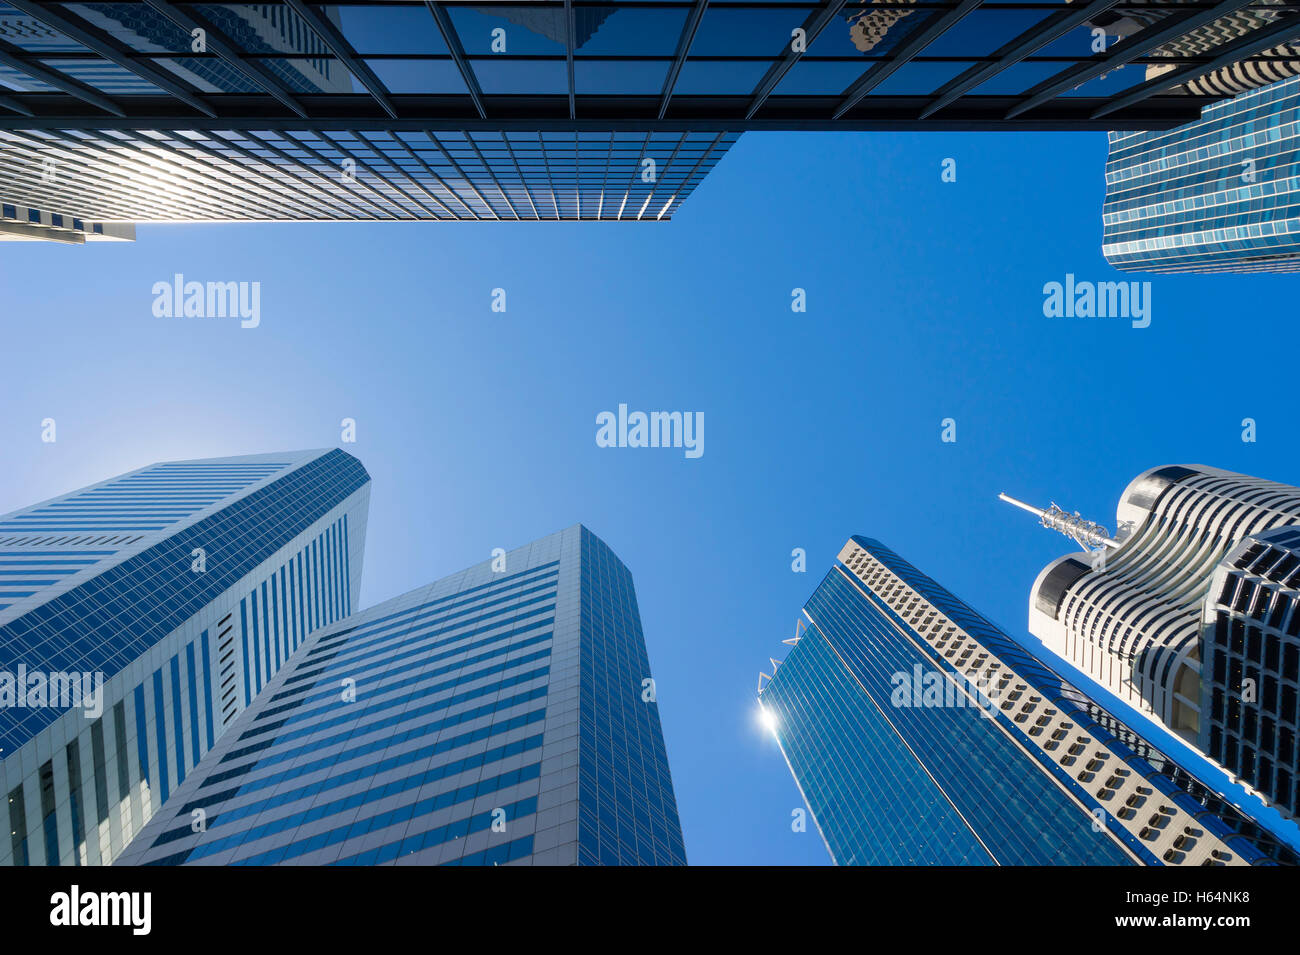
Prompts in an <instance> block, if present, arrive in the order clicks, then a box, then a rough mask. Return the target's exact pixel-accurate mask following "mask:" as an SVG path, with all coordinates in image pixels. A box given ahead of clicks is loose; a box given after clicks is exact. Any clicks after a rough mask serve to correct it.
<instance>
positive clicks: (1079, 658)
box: [1029, 465, 1300, 743]
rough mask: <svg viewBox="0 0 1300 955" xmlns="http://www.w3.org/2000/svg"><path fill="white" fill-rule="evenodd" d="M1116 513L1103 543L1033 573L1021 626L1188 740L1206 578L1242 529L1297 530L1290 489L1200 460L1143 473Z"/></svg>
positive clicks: (1193, 724)
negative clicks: (1026, 624)
mask: <svg viewBox="0 0 1300 955" xmlns="http://www.w3.org/2000/svg"><path fill="white" fill-rule="evenodd" d="M1117 520H1118V524H1117V530H1116V534H1115V539H1114V540H1113V541H1112V542H1111V544H1112V545H1113V546H1106V547H1103V548H1102V549H1101V550H1098V551H1095V552H1091V553H1090V552H1084V553H1077V554H1068V555H1066V556H1064V557H1060V558H1058V559H1056V560H1054V561H1053V562H1052V563H1050V564H1048V565H1047V566H1046V567H1045V568H1043V570H1042V572H1041V573H1040V574H1039V575H1038V579H1037V580H1036V581H1035V582H1034V586H1033V590H1032V591H1031V593H1030V598H1029V632H1030V633H1032V634H1033V635H1034V636H1036V637H1038V638H1039V639H1040V640H1042V641H1043V643H1045V644H1046V645H1047V647H1048V649H1050V650H1051V651H1052V652H1054V653H1056V654H1058V655H1060V656H1061V657H1064V658H1065V659H1066V660H1069V661H1070V662H1071V663H1072V664H1074V665H1075V666H1076V667H1078V668H1079V669H1080V670H1082V671H1083V672H1084V673H1086V674H1088V676H1090V677H1092V679H1094V680H1096V681H1097V682H1098V683H1100V684H1101V685H1102V686H1104V687H1106V689H1108V690H1110V691H1111V692H1112V693H1114V694H1115V695H1116V696H1118V697H1119V698H1120V699H1122V700H1123V701H1124V702H1125V703H1128V704H1129V705H1130V706H1132V707H1134V708H1135V709H1137V710H1139V711H1141V712H1144V713H1148V714H1151V715H1152V716H1154V717H1155V718H1156V719H1158V720H1160V721H1161V722H1162V723H1164V724H1165V725H1166V726H1167V727H1169V728H1170V729H1171V730H1173V731H1174V732H1175V733H1178V734H1179V735H1180V736H1182V737H1183V738H1184V739H1186V740H1188V741H1189V742H1193V743H1195V742H1196V741H1197V739H1198V737H1199V733H1200V711H1201V687H1200V676H1201V661H1202V660H1203V659H1204V654H1203V653H1202V649H1201V648H1202V645H1203V644H1202V640H1203V637H1202V617H1203V615H1204V613H1205V602H1206V597H1207V595H1208V594H1209V593H1210V581H1211V578H1212V577H1213V576H1214V574H1215V572H1216V569H1217V568H1218V567H1219V565H1220V562H1221V561H1223V559H1224V557H1225V556H1226V555H1227V554H1228V552H1229V551H1230V550H1232V549H1233V548H1234V547H1235V546H1236V545H1237V544H1238V543H1240V542H1241V541H1242V540H1244V539H1245V538H1247V537H1248V536H1250V535H1252V534H1255V533H1258V532H1260V531H1265V530H1269V529H1271V528H1278V527H1287V526H1290V525H1300V488H1294V487H1291V486H1289V485H1285V484H1276V483H1274V482H1272V481H1265V480H1262V479H1260V478H1254V477H1248V476H1247V475H1244V474H1234V473H1232V472H1230V471H1221V470H1219V469H1218V468H1211V467H1205V466H1203V465H1187V466H1184V465H1173V466H1168V467H1160V468H1152V469H1151V470H1149V471H1146V472H1144V473H1143V474H1140V475H1138V477H1137V478H1135V479H1134V480H1133V481H1132V483H1130V484H1129V486H1128V487H1127V488H1126V489H1125V490H1124V493H1123V495H1122V496H1121V497H1120V503H1119V508H1118V511H1117ZM1216 596H1217V594H1216Z"/></svg>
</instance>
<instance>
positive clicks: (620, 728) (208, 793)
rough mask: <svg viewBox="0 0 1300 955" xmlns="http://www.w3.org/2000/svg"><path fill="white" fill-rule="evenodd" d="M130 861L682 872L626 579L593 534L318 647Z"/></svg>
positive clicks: (134, 848) (573, 535) (476, 575)
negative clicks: (669, 868) (666, 868)
mask: <svg viewBox="0 0 1300 955" xmlns="http://www.w3.org/2000/svg"><path fill="white" fill-rule="evenodd" d="M120 861H121V862H122V863H123V864H164V865H166V864H182V863H188V864H207V865H216V864H251V865H265V864H279V863H284V864H299V865H313V864H314V865H326V864H330V865H378V864H383V863H414V864H433V865H493V864H505V863H518V864H534V865H563V864H574V863H577V864H624V865H626V864H653V865H666V864H684V863H685V861H686V856H685V850H684V849H683V845H682V833H681V826H680V823H679V821H678V817H677V803H676V799H675V797H674V795H673V786H672V778H671V776H670V774H669V770H668V759H667V754H666V753H665V750H664V742H663V733H662V730H661V728H660V722H659V714H658V705H657V703H656V693H655V688H654V682H653V680H652V679H651V676H650V666H649V661H648V659H647V655H646V648H645V640H644V638H643V636H642V632H641V621H640V615H639V613H638V610H637V603H636V594H635V591H634V590H633V586H632V577H631V575H630V574H629V572H628V570H627V568H626V567H625V566H624V565H623V563H622V562H621V561H620V560H619V559H618V558H617V557H616V556H615V555H614V553H613V551H611V550H610V549H609V547H608V546H606V545H605V544H604V543H603V542H602V541H601V540H600V539H599V538H598V537H596V536H595V535H594V534H592V533H591V532H590V531H589V530H587V529H586V528H585V527H583V526H581V525H578V526H575V527H571V528H569V529H568V530H565V531H561V532H559V533H556V534H552V535H550V536H549V537H545V538H542V539H541V540H538V541H535V542H533V543H532V544H529V545H527V546H525V547H521V548H519V549H517V550H514V551H511V552H509V553H506V554H500V555H498V556H497V557H495V558H493V559H492V560H489V561H485V562H484V563H482V564H478V565H476V566H474V567H471V568H469V569H468V570H465V571H462V572H461V573H458V574H453V575H452V576H450V577H447V578H444V579H443V580H440V581H438V582H436V583H433V584H429V585H428V586H426V587H421V588H419V589H418V590H414V591H411V592H410V593H408V594H406V595H404V596H401V597H397V598H395V599H393V600H390V601H387V602H385V603H382V604H380V605H378V606H376V607H372V608H370V609H369V610H366V611H364V612H362V613H358V614H354V615H353V616H351V617H349V618H348V619H346V620H342V621H339V622H338V623H336V624H334V625H332V626H329V627H326V628H324V629H323V630H320V631H318V632H317V633H315V634H314V635H312V636H311V637H309V638H308V640H307V642H306V644H305V645H304V646H303V647H302V648H301V649H300V650H299V651H298V653H297V655H296V656H295V657H294V658H293V659H292V660H291V661H290V662H289V664H288V666H286V667H285V668H284V669H283V670H282V671H281V672H279V673H278V674H277V675H276V676H275V677H274V678H273V679H272V680H271V682H270V684H269V685H268V686H267V688H266V690H265V691H264V692H263V693H262V695H261V696H260V697H259V698H258V699H257V700H256V701H255V702H254V703H253V705H252V706H251V707H249V708H248V710H247V711H246V712H244V714H243V715H242V716H240V718H239V719H238V721H236V722H235V723H234V725H233V726H232V728H231V731H230V732H229V733H228V734H227V735H226V737H225V738H224V739H222V740H221V741H220V742H219V743H218V744H217V746H216V748H215V749H214V750H213V751H212V752H211V753H209V754H208V756H207V757H206V758H205V760H204V762H203V763H202V764H201V765H200V766H199V767H198V768H197V769H196V770H195V771H193V772H192V773H191V774H190V775H189V777H188V778H187V779H186V781H185V783H184V785H183V786H181V787H180V788H179V789H178V790H177V792H176V795H175V797H174V798H173V801H172V803H170V804H169V805H168V807H167V810H166V811H164V812H163V813H161V814H159V815H158V816H157V817H155V819H154V820H153V822H152V823H150V824H149V825H148V826H147V827H146V828H145V829H144V831H143V832H142V833H141V834H140V835H139V836H138V837H137V838H136V840H135V842H133V843H132V845H131V846H130V848H129V849H128V850H127V852H126V853H125V854H124V855H123V857H122V859H121V860H120Z"/></svg>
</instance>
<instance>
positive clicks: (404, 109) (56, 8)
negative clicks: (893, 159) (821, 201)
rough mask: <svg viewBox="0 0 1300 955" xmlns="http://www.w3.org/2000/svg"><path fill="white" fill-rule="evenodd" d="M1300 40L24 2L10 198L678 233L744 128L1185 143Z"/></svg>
mask: <svg viewBox="0 0 1300 955" xmlns="http://www.w3.org/2000/svg"><path fill="white" fill-rule="evenodd" d="M1090 17H1091V19H1090ZM1287 22H1288V20H1287V19H1286V18H1284V17H1282V16H1281V15H1280V14H1279V8H1278V3H1277V0H1253V2H1249V0H1248V2H1244V3H1242V4H1241V5H1240V7H1239V8H1238V9H1235V10H1233V11H1231V12H1230V13H1229V14H1224V13H1223V5H1217V6H1213V7H1210V6H1207V5H1205V4H1199V3H1192V2H1190V0H1189V2H1170V3H1151V2H1142V3H1118V4H1113V5H1109V6H1108V7H1107V8H1106V9H1105V10H1104V11H1103V12H1101V13H1098V5H1097V4H1083V3H1076V4H1071V3H1068V2H1064V0H1049V2H1039V3H1000V2H992V0H989V2H981V0H946V2H938V0H920V2H914V0H850V2H844V0H831V2H822V0H789V2H781V3H772V2H767V0H721V2H720V0H714V2H705V0H633V2H621V3H617V2H616V3H597V2H592V0H535V2H530V3H514V4H511V3H492V4H486V3H481V2H479V3H475V2H472V0H453V2H430V3H412V2H402V0H392V2H383V0H376V2H370V3H340V4H315V3H305V2H298V0H275V2H269V3H256V4H247V3H246V4H230V3H202V4H149V3H145V2H142V0H124V2H118V3H81V2H71V0H61V2H60V0H40V2H37V0H8V2H2V3H0V196H3V197H5V198H7V199H9V200H10V201H11V202H13V203H20V202H21V203H22V204H24V205H25V206H29V207H31V208H33V209H38V210H42V212H43V214H46V215H48V214H51V213H53V214H57V215H60V216H64V215H76V216H78V217H80V218H82V219H91V220H95V221H101V222H109V223H121V222H133V221H174V220H186V221H229V220H302V219H379V220H387V219H422V220H423V219H430V220H454V219H484V220H506V221H513V220H545V219H601V220H637V221H656V220H662V219H668V218H671V216H672V215H673V214H674V212H675V211H676V210H677V208H678V206H679V205H680V203H681V202H683V201H684V200H685V199H686V197H687V196H688V195H689V194H690V193H691V191H692V190H693V189H694V188H695V186H696V185H698V184H699V182H700V181H701V180H702V179H703V177H704V176H705V175H706V174H707V173H708V171H709V170H710V169H711V168H712V167H713V166H714V165H715V164H716V163H717V161H718V160H719V159H720V157H721V156H722V154H723V153H725V151H726V150H727V148H728V147H729V146H730V145H731V143H732V142H734V141H735V139H736V137H737V136H738V135H739V134H740V133H741V132H743V131H744V130H747V129H910V128H919V129H923V128H946V129H1045V128H1050V129H1084V128H1087V129H1099V130H1100V129H1108V128H1114V127H1123V128H1143V129H1162V128H1168V127H1170V126H1172V125H1177V124H1178V123H1184V122H1187V121H1189V120H1191V119H1194V118H1195V117H1196V116H1197V115H1198V114H1199V110H1200V107H1201V106H1203V105H1205V104H1206V103H1209V102H1213V101H1214V100H1215V99H1216V98H1219V97H1222V96H1224V95H1228V94H1230V93H1232V92H1236V91H1237V90H1238V89H1240V88H1242V84H1243V83H1244V82H1247V81H1246V80H1241V77H1243V76H1244V77H1248V78H1250V79H1249V80H1248V82H1251V83H1253V82H1257V81H1261V80H1264V79H1270V78H1276V77H1277V76H1281V75H1290V73H1289V72H1288V70H1289V69H1290V66H1289V65H1287V64H1291V62H1292V61H1291V60H1290V59H1287V58H1286V57H1289V56H1290V55H1291V54H1290V53H1288V52H1287V51H1288V50H1289V49H1290V48H1289V47H1286V46H1285V45H1281V46H1279V44H1284V41H1289V40H1290V39H1292V37H1290V36H1287V35H1277V36H1275V34H1279V31H1284V28H1285V25H1286V23H1287ZM1097 30H1100V31H1101V32H1102V33H1104V34H1105V41H1104V43H1101V44H1100V45H1099V44H1098V42H1097V40H1096V35H1095V31H1097ZM1266 41H1271V42H1266ZM1279 50H1281V51H1282V52H1280V53H1279V52H1278V51H1279ZM1225 58H1226V61H1227V62H1226V66H1225V63H1224V62H1223V61H1224V60H1225ZM1279 64H1281V65H1279ZM1229 67H1230V68H1231V69H1228V68H1229ZM1225 70H1227V72H1232V70H1236V72H1235V73H1232V76H1233V77H1234V79H1233V80H1232V81H1231V82H1226V81H1222V76H1223V75H1225ZM1207 78H1208V79H1207Z"/></svg>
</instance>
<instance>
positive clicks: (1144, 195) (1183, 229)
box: [1102, 47, 1300, 272]
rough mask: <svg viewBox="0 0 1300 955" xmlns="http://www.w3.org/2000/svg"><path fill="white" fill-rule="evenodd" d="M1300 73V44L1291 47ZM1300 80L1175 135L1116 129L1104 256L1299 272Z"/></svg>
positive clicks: (1212, 108) (1221, 105)
mask: <svg viewBox="0 0 1300 955" xmlns="http://www.w3.org/2000/svg"><path fill="white" fill-rule="evenodd" d="M1292 55H1294V56H1296V59H1295V60H1288V61H1285V65H1286V66H1288V67H1289V68H1296V69H1300V47H1293V48H1292ZM1298 107H1300V76H1293V77H1291V78H1290V79H1285V80H1282V81H1281V82H1278V83H1273V84H1271V85H1267V86H1264V87H1262V88H1260V89H1254V90H1251V91H1250V92H1245V93H1242V94H1241V95H1240V96H1237V97H1236V98H1235V99H1229V100H1222V101H1220V102H1217V103H1213V104H1211V105H1209V106H1207V107H1206V108H1205V110H1204V111H1203V112H1202V114H1201V118H1200V119H1198V120H1196V121H1194V122H1190V123H1187V124H1186V125H1183V126H1179V127H1177V128H1176V129H1162V130H1155V131H1137V130H1131V129H1129V130H1124V131H1120V132H1112V133H1110V155H1109V157H1108V158H1107V160H1106V201H1105V205H1104V207H1103V209H1102V224H1103V233H1104V234H1103V237H1102V252H1103V254H1104V255H1105V256H1106V260H1107V261H1108V262H1110V264H1111V265H1113V266H1115V268H1117V269H1122V270H1124V271H1146V272H1290V271H1294V270H1296V269H1297V268H1300V199H1298V198H1297V192H1296V190H1295V188H1294V183H1295V181H1296V177H1297V175H1300V131H1298V130H1297V128H1296V123H1295V114H1296V110H1297V108H1298Z"/></svg>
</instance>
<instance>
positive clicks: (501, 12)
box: [473, 4, 618, 50]
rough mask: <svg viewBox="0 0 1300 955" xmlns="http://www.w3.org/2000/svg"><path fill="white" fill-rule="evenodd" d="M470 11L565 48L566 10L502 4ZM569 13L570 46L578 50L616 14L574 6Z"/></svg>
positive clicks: (598, 8) (609, 10)
mask: <svg viewBox="0 0 1300 955" xmlns="http://www.w3.org/2000/svg"><path fill="white" fill-rule="evenodd" d="M473 9H475V10H477V11H478V12H479V13H483V14H486V15H487V16H490V17H501V18H502V19H505V20H509V21H510V22H511V23H514V24H517V25H518V26H521V27H524V28H525V29H528V30H531V31H532V32H534V33H536V34H538V35H539V36H544V37H546V38H547V39H548V40H554V41H555V42H556V43H559V44H560V45H561V46H566V45H568V42H569V17H568V11H566V10H558V9H542V10H537V9H534V8H532V7H517V6H510V5H505V4H502V5H496V4H494V5H492V6H490V7H474V8H473ZM572 12H573V47H574V49H575V50H581V49H582V47H583V45H584V44H585V43H586V42H587V41H588V40H590V39H591V38H592V36H593V35H594V34H595V32H596V31H597V30H598V29H600V25H601V24H602V23H604V22H605V21H606V20H608V19H609V17H610V15H611V14H613V13H617V12H618V11H617V10H616V8H614V7H594V8H593V7H574V8H573V11H572Z"/></svg>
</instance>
